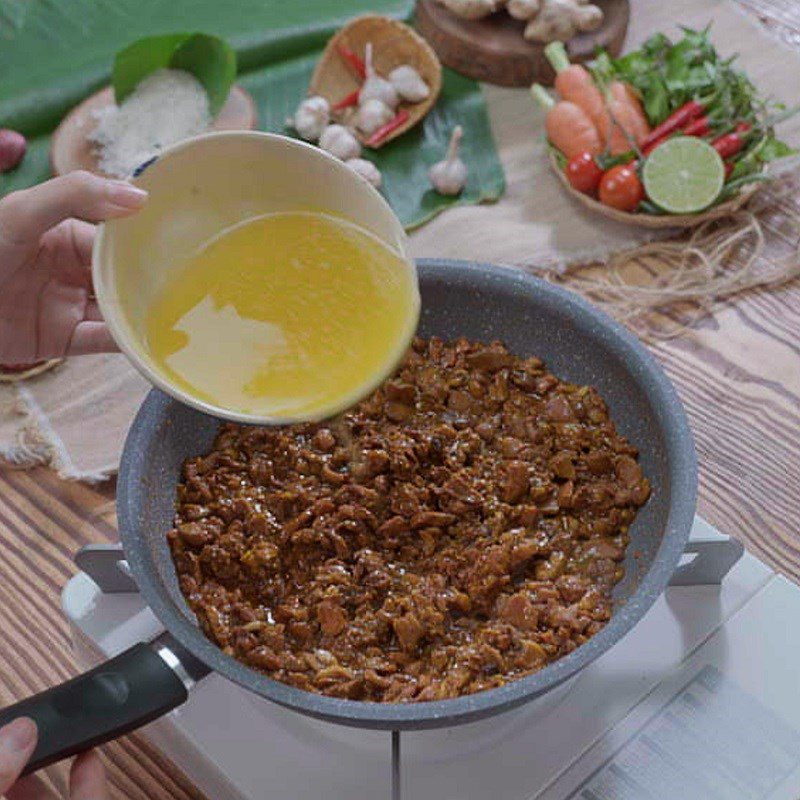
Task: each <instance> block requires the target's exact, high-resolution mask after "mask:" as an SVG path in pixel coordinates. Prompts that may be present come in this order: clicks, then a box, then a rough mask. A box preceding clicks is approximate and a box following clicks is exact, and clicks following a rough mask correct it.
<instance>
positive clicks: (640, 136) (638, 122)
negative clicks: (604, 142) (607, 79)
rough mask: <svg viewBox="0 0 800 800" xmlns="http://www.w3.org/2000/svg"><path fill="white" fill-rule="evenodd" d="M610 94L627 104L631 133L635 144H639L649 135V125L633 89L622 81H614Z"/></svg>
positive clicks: (640, 102)
mask: <svg viewBox="0 0 800 800" xmlns="http://www.w3.org/2000/svg"><path fill="white" fill-rule="evenodd" d="M611 94H612V95H613V96H614V97H617V98H618V99H621V100H623V101H625V102H627V104H628V108H629V109H630V119H631V128H632V131H631V132H632V134H633V138H634V139H635V140H636V144H641V143H642V142H643V141H644V140H645V139H646V138H647V137H648V136H649V135H650V123H649V122H648V121H647V114H645V113H644V108H642V101H641V100H640V99H639V96H638V95H637V94H636V91H635V90H634V88H633V87H632V86H631V85H630V84H628V83H623V82H622V81H614V82H613V83H612V84H611Z"/></svg>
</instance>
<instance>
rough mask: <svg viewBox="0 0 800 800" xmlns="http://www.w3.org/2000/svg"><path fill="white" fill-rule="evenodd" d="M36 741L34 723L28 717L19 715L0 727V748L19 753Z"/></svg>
mask: <svg viewBox="0 0 800 800" xmlns="http://www.w3.org/2000/svg"><path fill="white" fill-rule="evenodd" d="M35 741H36V723H35V722H34V721H33V720H32V719H29V718H28V717H20V718H19V719H15V720H14V721H13V722H9V723H8V725H6V726H5V727H4V728H0V748H3V749H4V750H10V751H12V752H14V753H21V752H22V751H24V750H28V749H29V748H30V747H31V746H32V745H33V743H34V742H35Z"/></svg>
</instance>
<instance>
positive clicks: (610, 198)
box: [600, 164, 644, 211]
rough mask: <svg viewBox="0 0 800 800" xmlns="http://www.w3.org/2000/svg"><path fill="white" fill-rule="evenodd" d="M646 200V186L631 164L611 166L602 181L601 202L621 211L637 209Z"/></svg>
mask: <svg viewBox="0 0 800 800" xmlns="http://www.w3.org/2000/svg"><path fill="white" fill-rule="evenodd" d="M642 200H644V187H643V186H642V182H641V181H640V180H639V176H638V175H637V174H636V170H635V169H634V167H633V165H631V164H619V165H618V166H616V167H611V169H610V170H608V172H606V174H605V175H603V178H602V180H601V181H600V202H601V203H604V204H605V205H607V206H611V208H616V209H618V210H619V211H635V210H636V207H637V206H638V205H639V203H641V202H642Z"/></svg>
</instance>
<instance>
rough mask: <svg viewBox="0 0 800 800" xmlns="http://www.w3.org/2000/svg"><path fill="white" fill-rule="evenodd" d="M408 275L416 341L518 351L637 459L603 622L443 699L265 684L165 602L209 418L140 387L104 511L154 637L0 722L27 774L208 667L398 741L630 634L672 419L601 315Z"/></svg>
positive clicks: (675, 514)
mask: <svg viewBox="0 0 800 800" xmlns="http://www.w3.org/2000/svg"><path fill="white" fill-rule="evenodd" d="M419 277H420V288H421V292H422V319H421V323H420V333H421V334H423V335H426V336H427V335H434V334H435V335H437V336H441V337H443V338H454V337H457V336H462V335H463V336H467V337H469V338H471V339H476V340H483V341H490V340H492V339H502V340H503V341H505V342H506V343H507V344H508V346H509V347H510V349H511V350H512V351H514V352H515V353H517V354H519V355H522V356H527V355H532V354H535V355H537V356H539V357H541V358H543V359H544V360H545V361H546V362H547V364H548V366H549V367H550V369H552V370H553V372H555V373H556V374H557V375H559V376H561V377H563V378H566V379H568V380H570V381H573V382H576V383H582V384H592V385H594V386H596V387H597V388H598V390H599V391H600V393H601V394H602V396H603V397H604V398H605V399H606V401H607V402H608V405H609V406H610V409H611V414H612V417H613V419H614V421H615V422H616V424H617V426H618V428H619V429H620V430H621V432H622V433H623V434H624V435H625V436H627V437H628V438H629V439H630V440H631V441H632V442H633V443H634V444H636V445H637V446H638V447H639V450H640V452H641V464H642V467H643V469H644V472H645V474H646V475H647V477H648V478H649V479H650V481H651V482H652V485H653V493H652V497H651V499H650V500H649V502H648V503H647V505H646V506H645V507H644V508H643V509H642V510H641V511H640V513H639V515H638V517H637V518H636V521H635V523H634V525H633V526H632V528H631V540H632V543H631V546H630V547H629V549H628V555H627V558H626V563H625V567H626V574H625V578H624V580H623V581H622V582H621V583H620V584H619V585H618V586H617V587H616V591H615V612H614V616H613V618H612V620H611V622H610V623H609V624H608V625H607V626H606V627H605V628H604V629H603V630H602V631H601V632H600V633H598V634H597V635H596V636H595V637H594V638H592V639H591V640H590V641H589V642H588V643H587V644H584V645H583V646H582V647H580V648H578V649H577V650H576V651H574V652H573V653H571V654H569V655H568V656H566V657H565V658H562V659H560V660H559V661H556V662H555V663H553V664H551V665H550V666H548V667H546V668H545V669H543V670H541V671H540V672H537V673H535V674H533V675H530V676H529V677H526V678H522V679H520V680H516V681H513V682H511V683H508V684H506V685H505V686H502V687H500V688H498V689H492V690H490V691H485V692H480V693H478V694H474V695H471V696H468V697H462V698H458V699H453V700H443V701H438V702H429V703H413V704H381V703H364V702H356V701H352V700H339V699H335V698H331V697H324V696H321V695H317V694H312V693H310V692H305V691H302V690H300V689H296V688H293V687H291V686H287V685H285V684H283V683H278V682H276V681H273V680H270V679H269V678H267V677H265V676H264V675H262V674H260V673H258V672H255V671H253V670H251V669H249V668H248V667H246V666H244V665H243V664H241V663H239V662H238V661H235V660H234V659H232V658H230V657H228V656H226V655H225V654H224V653H223V652H222V651H221V650H219V649H218V648H217V647H216V646H214V645H213V644H212V643H211V642H210V641H209V640H207V639H206V638H205V636H204V635H203V634H202V633H201V632H200V630H199V629H198V628H197V626H196V624H195V622H194V620H193V617H192V615H191V613H190V612H189V610H188V608H187V606H186V604H185V602H184V600H183V598H182V596H181V594H180V592H179V590H178V584H177V580H176V576H175V571H174V568H173V565H172V560H171V558H170V553H169V550H168V548H167V544H166V538H165V533H166V532H167V531H168V530H169V528H170V526H171V520H172V516H173V509H174V504H175V485H176V482H177V480H178V476H179V473H180V468H181V464H182V462H183V461H184V460H185V459H186V458H187V457H189V456H195V455H198V454H200V453H204V452H206V451H207V450H208V449H209V448H210V446H211V443H212V440H213V439H214V436H215V433H216V431H217V428H218V426H219V421H218V420H216V419H214V418H212V417H208V416H205V415H204V414H202V413H200V412H199V411H195V410H193V409H191V408H188V407H186V406H183V405H181V404H179V403H177V402H175V401H174V400H171V399H169V398H168V397H166V396H165V395H163V394H161V393H160V392H157V391H153V392H151V393H150V395H149V396H148V398H147V399H146V401H145V403H144V405H143V406H142V408H141V410H140V412H139V414H138V416H137V417H136V420H135V421H134V423H133V426H132V428H131V431H130V434H129V436H128V440H127V443H126V445H125V451H124V453H123V457H122V465H121V468H120V474H119V481H118V497H117V509H118V514H119V527H120V535H121V537H122V543H123V545H124V549H125V555H126V558H127V560H128V563H129V565H130V568H131V570H132V572H133V576H134V578H135V580H136V583H137V584H138V586H139V588H140V590H141V592H142V593H143V594H144V596H145V598H146V599H147V601H148V603H149V604H150V606H151V608H152V609H153V611H154V612H155V614H156V615H157V616H158V617H159V619H160V620H161V621H162V622H163V624H164V626H165V627H166V629H167V633H166V634H165V635H164V636H162V637H160V638H159V640H157V641H156V642H155V643H142V644H139V645H136V646H135V647H134V648H132V649H131V650H128V651H127V652H126V653H123V654H122V655H121V656H118V657H117V658H116V659H113V660H112V661H110V662H107V663H106V664H104V665H102V666H101V667H98V668H97V669H96V670H93V671H92V672H90V673H87V674H86V675H84V676H81V677H79V678H76V679H75V680H74V681H72V682H70V683H69V684H65V685H63V686H61V687H56V688H55V689H51V690H49V691H48V692H45V693H43V694H41V695H37V696H36V697H34V698H31V699H29V700H25V701H23V702H22V703H19V704H17V705H16V706H12V707H11V708H10V709H4V710H3V711H2V712H0V724H2V723H3V722H4V721H5V720H8V719H12V718H13V717H15V716H17V715H19V714H21V713H27V714H30V715H32V716H34V717H35V718H36V719H37V721H38V722H39V725H40V731H41V733H42V736H41V739H40V743H39V747H38V749H37V751H36V753H35V754H34V758H33V760H32V762H31V764H30V766H29V770H33V769H38V768H39V767H41V766H45V765H46V764H49V763H52V762H53V761H55V760H57V759H59V758H63V757H66V756H67V755H70V754H72V753H75V752H78V751H80V750H82V749H85V748H86V747H87V746H89V745H94V744H97V743H99V742H101V741H105V740H108V739H111V738H114V737H116V736H119V735H121V734H123V733H126V732H128V731H130V730H132V729H133V728H135V727H138V726H140V725H142V724H144V723H146V722H148V721H150V720H152V719H154V718H156V717H157V716H160V715H161V714H163V713H166V711H168V710H169V709H171V708H174V707H175V706H177V705H179V704H180V703H182V702H183V701H184V700H185V699H186V697H187V689H188V688H189V687H190V686H191V685H192V684H193V682H194V681H196V680H199V679H200V678H202V677H203V676H204V675H205V674H207V673H208V672H209V670H214V671H216V672H219V673H220V674H222V675H224V676H225V677H226V678H229V679H230V680H232V681H234V682H236V683H238V684H240V685H242V686H244V687H246V688H247V689H250V690H251V691H253V692H255V693H257V694H259V695H262V696H264V697H267V698H269V699H270V700H273V701H275V702H276V703H280V704H281V705H284V706H287V707H289V708H292V709H294V710H295V711H298V712H300V713H302V714H309V715H311V716H314V717H319V718H322V719H325V720H329V721H331V722H337V723H341V724H345V725H354V726H360V727H365V728H375V729H392V730H408V729H419V728H435V727H441V726H451V725H456V724H459V723H463V722H469V721H473V720H476V719H479V718H481V717H486V716H489V715H491V714H496V713H499V712H501V711H504V710H507V709H509V708H512V707H513V706H517V705H519V704H521V703H525V702H527V701H529V700H532V699H534V698H536V697H539V696H541V695H542V694H544V693H545V692H548V691H549V690H551V689H553V688H555V687H556V686H558V685H559V684H561V683H562V682H564V681H565V680H566V679H567V678H569V677H571V676H572V675H575V674H576V673H577V672H578V671H579V670H581V669H583V668H584V667H586V666H587V664H589V663H591V662H592V661H594V660H595V659H596V658H598V657H599V656H600V655H602V654H603V653H604V652H605V651H606V650H608V649H609V648H610V647H611V646H612V645H613V644H614V643H615V642H617V641H618V640H619V639H620V638H621V637H622V636H624V635H625V634H626V633H627V632H628V631H629V630H630V629H631V628H632V627H633V626H634V625H636V623H637V622H638V621H639V620H640V619H641V618H642V616H643V615H644V613H645V612H646V611H647V610H648V609H649V608H650V606H651V605H652V604H653V603H654V601H655V600H656V598H657V597H658V596H659V595H660V594H661V593H662V592H663V591H664V588H665V587H666V586H667V583H668V582H669V580H670V576H671V575H672V573H673V571H674V570H675V567H676V566H677V564H678V561H679V559H680V556H681V553H682V552H683V550H684V546H685V545H686V542H687V539H688V537H689V531H690V528H691V525H692V519H693V516H694V509H695V495H696V483H697V474H696V462H695V454H694V448H693V445H692V437H691V434H690V432H689V428H688V425H687V422H686V417H685V416H684V413H683V409H682V408H681V404H680V401H679V399H678V396H677V395H676V393H675V390H674V389H673V388H672V385H671V384H670V382H669V380H668V379H667V378H666V376H665V375H664V373H663V372H662V371H661V369H660V367H659V366H658V365H657V364H656V362H655V360H654V359H653V358H652V357H651V356H650V355H649V354H648V353H647V351H646V350H645V349H644V347H642V345H641V344H639V342H638V341H637V340H636V339H635V338H634V337H633V336H632V335H631V334H630V333H628V332H627V331H625V330H624V329H623V328H622V327H621V326H619V325H617V324H616V323H615V322H613V321H612V320H611V319H609V317H607V316H606V315H605V314H603V313H601V312H600V311H598V310H597V309H595V308H593V307H592V306H590V305H589V304H588V303H586V302H584V301H583V300H581V299H580V298H578V297H576V296H575V295H574V294H571V293H569V292H567V291H565V290H563V289H560V288H558V287H555V286H552V285H551V284H548V283H545V282H543V281H540V280H537V279H535V278H532V277H530V276H527V275H525V274H523V273H521V272H520V271H517V270H510V269H503V268H500V267H495V266H489V265H485V264H472V263H464V262H448V261H421V262H420V264H419ZM76 709H78V711H77V712H76Z"/></svg>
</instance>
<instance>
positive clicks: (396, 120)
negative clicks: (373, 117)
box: [367, 108, 409, 147]
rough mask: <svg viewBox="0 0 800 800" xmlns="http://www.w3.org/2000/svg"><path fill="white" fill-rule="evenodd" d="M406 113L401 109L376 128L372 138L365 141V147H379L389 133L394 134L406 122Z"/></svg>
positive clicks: (407, 115)
mask: <svg viewBox="0 0 800 800" xmlns="http://www.w3.org/2000/svg"><path fill="white" fill-rule="evenodd" d="M408 117H409V114H408V111H406V109H404V108H403V109H401V110H400V111H398V112H397V114H395V115H394V117H392V119H390V120H389V121H388V122H387V123H386V124H385V125H383V126H382V127H380V128H378V130H376V131H375V133H373V134H372V136H370V137H369V139H367V147H375V146H376V145H379V144H380V143H381V142H382V141H383V140H384V139H385V138H386V137H387V136H388V135H389V134H390V133H394V132H395V131H396V130H397V129H398V128H399V127H401V126H402V125H405V124H406V122H408Z"/></svg>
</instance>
